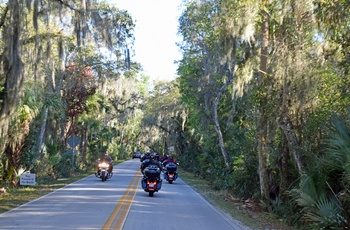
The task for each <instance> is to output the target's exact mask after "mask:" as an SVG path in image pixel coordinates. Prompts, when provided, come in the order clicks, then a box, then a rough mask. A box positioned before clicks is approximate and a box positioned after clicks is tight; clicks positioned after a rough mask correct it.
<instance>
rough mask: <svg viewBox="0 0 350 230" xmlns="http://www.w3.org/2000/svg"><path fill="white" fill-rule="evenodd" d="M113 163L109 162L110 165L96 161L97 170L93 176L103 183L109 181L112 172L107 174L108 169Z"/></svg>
mask: <svg viewBox="0 0 350 230" xmlns="http://www.w3.org/2000/svg"><path fill="white" fill-rule="evenodd" d="M112 162H113V161H111V162H110V163H109V162H107V161H100V160H98V161H97V164H98V170H97V172H96V173H95V176H96V177H98V178H101V180H102V181H103V182H104V181H106V180H107V179H111V178H112V176H113V172H109V169H110V168H109V167H110V164H112Z"/></svg>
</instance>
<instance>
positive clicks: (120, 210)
mask: <svg viewBox="0 0 350 230" xmlns="http://www.w3.org/2000/svg"><path fill="white" fill-rule="evenodd" d="M140 178H141V177H140V172H139V171H138V172H136V174H135V175H134V177H133V179H132V181H131V183H130V184H129V186H128V188H127V189H126V191H125V193H124V194H123V196H122V197H121V199H120V200H119V202H118V204H117V206H116V207H115V209H114V210H113V212H112V213H111V215H110V216H109V218H108V220H107V221H106V223H105V224H104V225H103V227H102V230H109V229H111V226H112V225H113V223H114V222H115V220H116V218H117V217H118V216H119V218H117V222H116V224H115V227H114V228H113V227H112V229H121V228H122V226H123V225H124V222H125V220H126V217H127V213H128V212H129V210H130V207H131V204H132V202H133V201H134V197H135V194H136V190H137V186H138V183H139V182H140Z"/></svg>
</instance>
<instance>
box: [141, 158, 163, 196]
mask: <svg viewBox="0 0 350 230" xmlns="http://www.w3.org/2000/svg"><path fill="white" fill-rule="evenodd" d="M160 172H161V170H160V168H159V167H157V166H155V165H149V166H147V167H146V168H145V169H144V171H143V178H142V180H141V186H142V188H143V190H145V192H148V195H149V196H151V197H152V196H153V194H154V192H158V191H159V190H160V189H161V188H162V179H161V178H160Z"/></svg>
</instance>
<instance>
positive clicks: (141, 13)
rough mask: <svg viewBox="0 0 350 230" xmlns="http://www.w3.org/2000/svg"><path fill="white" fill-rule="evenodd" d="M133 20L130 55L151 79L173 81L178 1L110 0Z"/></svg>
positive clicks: (179, 13)
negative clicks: (133, 41) (132, 39)
mask: <svg viewBox="0 0 350 230" xmlns="http://www.w3.org/2000/svg"><path fill="white" fill-rule="evenodd" d="M111 2H113V3H114V4H115V5H116V6H117V7H118V8H120V9H124V10H127V11H128V12H129V14H130V15H131V16H132V18H133V20H134V21H135V24H136V28H135V31H134V35H135V44H134V50H135V53H134V55H135V56H134V57H132V58H133V60H135V61H137V62H139V63H141V65H142V66H143V68H144V73H145V74H147V75H149V76H150V77H151V79H153V80H173V79H175V77H176V68H177V65H175V64H174V61H175V60H180V59H181V52H180V51H179V48H178V47H177V46H176V44H175V43H176V42H179V41H180V40H181V39H180V38H179V37H178V36H177V31H178V18H179V17H180V15H181V10H180V5H181V2H182V0H113V1H111Z"/></svg>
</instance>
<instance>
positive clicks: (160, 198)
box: [0, 159, 248, 230]
mask: <svg viewBox="0 0 350 230" xmlns="http://www.w3.org/2000/svg"><path fill="white" fill-rule="evenodd" d="M139 165H140V161H139V160H138V159H135V160H129V161H126V162H123V163H121V164H118V165H116V166H115V167H114V170H113V173H114V176H113V177H112V178H111V179H110V180H107V181H106V182H102V181H101V179H99V178H96V177H95V176H94V175H91V176H88V177H86V178H84V179H82V180H79V181H77V182H75V183H72V184H70V185H68V186H66V187H64V188H61V189H59V190H56V191H55V192H52V193H50V194H48V195H46V196H43V197H41V198H39V199H36V200H34V201H31V202H29V203H27V204H24V205H22V206H20V207H18V208H16V209H13V210H11V211H9V212H6V213H3V214H2V215H0V229H23V230H24V229H60V230H63V229H68V230H73V229H74V230H76V229H118V230H119V229H123V230H139V229H166V230H173V229H174V230H176V229H181V230H187V229H188V230H196V229H200V230H212V229H217V230H226V229H227V230H229V229H237V230H238V229H248V228H247V227H244V226H241V225H239V224H238V223H237V222H236V221H235V220H232V219H230V218H229V217H227V216H226V215H225V214H223V213H221V212H220V211H218V210H217V209H215V208H214V207H213V206H212V205H210V204H209V203H208V202H207V201H206V200H205V199H204V198H202V197H201V196H200V195H199V194H198V193H196V192H195V191H194V190H193V189H192V188H191V187H190V186H188V185H187V184H186V183H184V182H183V181H182V180H181V179H180V178H178V179H177V180H176V181H174V182H173V184H168V182H167V181H165V180H163V186H162V189H161V190H160V191H159V192H157V193H155V194H154V197H149V196H148V193H146V192H144V191H143V189H142V187H141V184H140V179H141V174H140V172H139V170H138V168H139ZM180 177H181V175H180Z"/></svg>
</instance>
